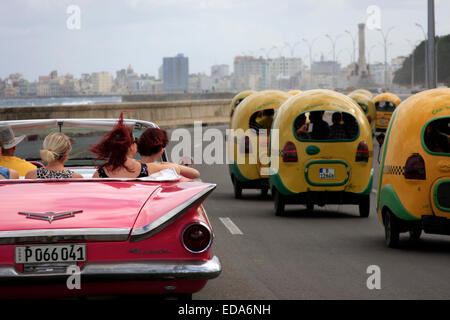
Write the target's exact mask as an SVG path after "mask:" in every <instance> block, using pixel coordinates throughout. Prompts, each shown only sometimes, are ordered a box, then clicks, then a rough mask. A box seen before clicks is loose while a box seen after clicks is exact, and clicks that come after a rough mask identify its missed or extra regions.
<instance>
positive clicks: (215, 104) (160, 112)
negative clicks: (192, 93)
mask: <svg viewBox="0 0 450 320" xmlns="http://www.w3.org/2000/svg"><path fill="white" fill-rule="evenodd" d="M230 103H231V99H214V100H189V101H164V102H126V103H125V102H122V103H106V104H91V105H75V106H45V107H4V108H0V120H24V119H65V118H114V119H117V118H118V117H119V114H120V112H121V111H128V113H127V114H126V115H125V118H133V119H139V120H145V121H152V122H155V123H156V124H158V125H159V126H160V127H163V128H173V127H180V126H189V125H192V124H193V123H194V121H202V122H203V123H207V124H221V123H228V122H229V115H230Z"/></svg>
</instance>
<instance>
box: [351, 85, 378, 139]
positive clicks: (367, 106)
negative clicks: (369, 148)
mask: <svg viewBox="0 0 450 320" xmlns="http://www.w3.org/2000/svg"><path fill="white" fill-rule="evenodd" d="M348 96H349V97H350V98H352V99H353V100H354V101H355V102H356V103H357V104H358V105H359V106H360V107H361V109H362V110H363V112H364V114H365V115H366V117H367V120H368V121H369V124H370V127H371V128H372V133H373V134H375V125H376V122H377V111H376V110H375V105H374V103H373V101H372V98H370V97H369V96H368V95H365V94H364V93H358V92H352V93H350V94H349V95H348Z"/></svg>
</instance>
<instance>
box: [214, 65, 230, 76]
mask: <svg viewBox="0 0 450 320" xmlns="http://www.w3.org/2000/svg"><path fill="white" fill-rule="evenodd" d="M229 74H230V66H229V65H227V64H218V65H214V66H212V67H211V77H213V78H219V79H220V78H224V77H227V76H228V75H229Z"/></svg>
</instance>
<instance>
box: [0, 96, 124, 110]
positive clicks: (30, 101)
mask: <svg viewBox="0 0 450 320" xmlns="http://www.w3.org/2000/svg"><path fill="white" fill-rule="evenodd" d="M116 102H122V96H94V97H89V96H87V97H50V98H0V107H37V106H73V105H85V104H99V103H116Z"/></svg>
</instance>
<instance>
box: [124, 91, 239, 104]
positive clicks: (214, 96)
mask: <svg viewBox="0 0 450 320" xmlns="http://www.w3.org/2000/svg"><path fill="white" fill-rule="evenodd" d="M235 95H236V92H208V93H157V94H130V95H122V102H147V101H155V102H156V101H189V100H221V99H230V100H231V99H233V97H234V96H235Z"/></svg>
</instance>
